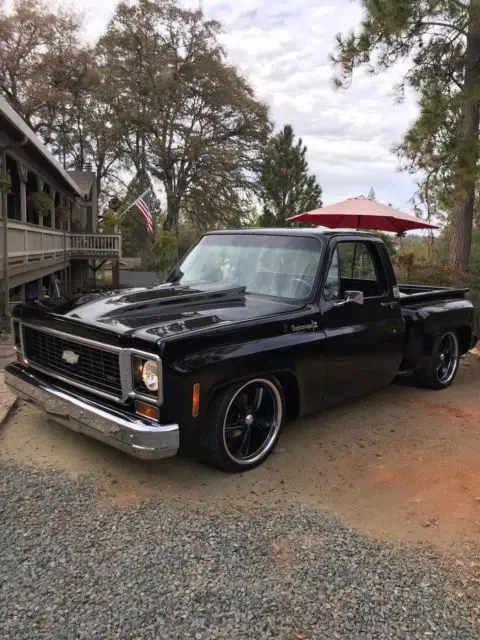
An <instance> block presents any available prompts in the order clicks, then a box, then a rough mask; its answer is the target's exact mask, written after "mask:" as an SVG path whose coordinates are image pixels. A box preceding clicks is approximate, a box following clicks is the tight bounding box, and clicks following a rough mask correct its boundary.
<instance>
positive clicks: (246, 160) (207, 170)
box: [97, 0, 269, 236]
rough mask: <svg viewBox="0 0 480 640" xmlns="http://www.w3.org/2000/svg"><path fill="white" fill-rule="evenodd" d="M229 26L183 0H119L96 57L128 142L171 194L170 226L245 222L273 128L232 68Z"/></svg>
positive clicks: (139, 164) (136, 160) (137, 163)
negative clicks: (222, 37) (223, 40)
mask: <svg viewBox="0 0 480 640" xmlns="http://www.w3.org/2000/svg"><path fill="white" fill-rule="evenodd" d="M219 33H220V25H219V24H218V23H217V22H215V21H212V20H207V19H205V18H204V16H203V14H202V12H201V11H191V10H187V9H184V8H182V7H181V6H180V4H178V3H177V2H175V1H174V0H138V2H136V3H126V2H120V3H119V4H118V5H117V7H116V11H115V14H114V16H113V18H112V20H111V22H110V24H109V25H108V27H107V30H106V32H105V34H104V35H103V36H102V37H101V38H100V41H99V43H98V46H97V54H98V57H99V60H100V65H101V68H102V69H103V70H104V73H105V77H106V78H108V83H109V84H111V86H112V89H113V90H112V92H111V104H112V106H113V107H114V110H115V121H116V122H117V123H118V125H119V134H120V137H121V139H122V144H123V145H124V147H125V149H126V150H127V151H128V155H129V158H130V159H131V162H132V163H133V165H134V167H135V169H136V171H137V173H143V172H146V171H148V172H150V173H151V175H152V176H154V177H155V178H156V179H157V180H158V181H159V182H160V183H161V185H162V187H163V190H164V192H165V196H166V210H165V217H164V220H163V228H164V230H165V231H168V232H172V233H173V234H174V235H176V236H177V235H178V234H179V228H180V224H181V222H182V218H183V220H188V221H190V222H194V221H195V224H197V225H198V226H201V227H203V228H206V227H217V226H224V225H230V224H231V221H232V218H233V219H234V220H236V221H240V220H241V218H242V212H241V206H242V202H243V200H244V198H245V196H246V195H248V194H249V193H251V192H252V190H254V188H255V175H254V169H255V166H256V163H257V162H258V158H259V155H260V152H261V149H262V147H263V145H264V143H265V141H266V138H267V135H268V133H269V122H268V117H267V108H266V106H265V105H264V104H263V103H261V102H259V101H257V100H256V99H255V96H254V94H253V91H252V89H251V87H250V86H249V85H248V84H247V82H246V81H245V80H244V79H243V78H242V77H241V76H240V75H239V73H238V71H237V70H236V69H235V68H233V67H231V66H229V65H228V64H227V61H226V57H225V52H224V51H223V48H222V47H221V45H220V42H219V38H218V36H219Z"/></svg>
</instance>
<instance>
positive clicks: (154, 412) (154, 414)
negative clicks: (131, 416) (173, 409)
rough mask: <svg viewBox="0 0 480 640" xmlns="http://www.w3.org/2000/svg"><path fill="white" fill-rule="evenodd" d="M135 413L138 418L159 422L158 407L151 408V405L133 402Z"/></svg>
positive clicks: (138, 401) (137, 401)
mask: <svg viewBox="0 0 480 640" xmlns="http://www.w3.org/2000/svg"><path fill="white" fill-rule="evenodd" d="M135 411H136V413H138V415H139V416H143V417H144V418H148V419H149V420H156V421H157V422H158V421H159V420H160V411H159V409H158V407H153V406H152V405H151V404H147V403H146V402H141V401H140V400H135Z"/></svg>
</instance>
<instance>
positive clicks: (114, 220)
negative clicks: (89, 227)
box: [101, 209, 119, 233]
mask: <svg viewBox="0 0 480 640" xmlns="http://www.w3.org/2000/svg"><path fill="white" fill-rule="evenodd" d="M118 223H119V221H118V217H117V213H116V211H112V209H108V210H107V211H106V212H105V213H104V214H103V218H102V223H101V227H102V231H103V232H104V233H115V228H116V227H117V225H118Z"/></svg>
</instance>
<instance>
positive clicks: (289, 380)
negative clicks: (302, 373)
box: [273, 371, 300, 421]
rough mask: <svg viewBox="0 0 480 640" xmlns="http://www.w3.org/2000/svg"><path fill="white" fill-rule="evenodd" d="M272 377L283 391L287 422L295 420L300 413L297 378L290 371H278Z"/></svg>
mask: <svg viewBox="0 0 480 640" xmlns="http://www.w3.org/2000/svg"><path fill="white" fill-rule="evenodd" d="M273 375H274V376H275V377H276V378H277V379H278V381H279V382H280V384H281V386H282V389H283V395H284V396H285V410H286V414H287V420H289V421H290V420H295V419H296V418H298V415H299V413H300V392H299V390H298V383H297V378H296V377H295V376H294V374H293V373H291V372H290V371H280V372H279V373H274V374H273Z"/></svg>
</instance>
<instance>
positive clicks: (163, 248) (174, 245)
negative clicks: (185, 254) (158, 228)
mask: <svg viewBox="0 0 480 640" xmlns="http://www.w3.org/2000/svg"><path fill="white" fill-rule="evenodd" d="M154 253H155V257H156V266H157V270H158V271H160V272H165V271H168V270H169V269H171V268H172V267H173V265H174V263H175V261H176V258H177V254H178V240H177V238H176V237H175V236H174V235H173V234H172V233H167V232H165V231H164V232H162V233H159V234H158V236H157V239H156V241H155V246H154Z"/></svg>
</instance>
